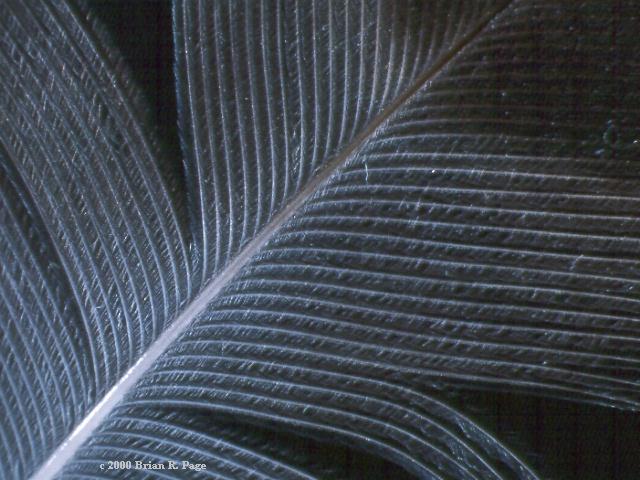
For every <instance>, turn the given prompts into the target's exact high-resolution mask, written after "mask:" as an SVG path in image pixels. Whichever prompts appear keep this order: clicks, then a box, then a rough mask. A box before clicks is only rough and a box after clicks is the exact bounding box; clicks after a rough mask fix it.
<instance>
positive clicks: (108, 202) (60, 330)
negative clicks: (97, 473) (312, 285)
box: [0, 1, 190, 478]
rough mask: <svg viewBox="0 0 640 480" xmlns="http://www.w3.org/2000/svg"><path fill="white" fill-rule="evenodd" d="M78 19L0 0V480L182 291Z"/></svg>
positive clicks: (36, 457) (145, 183) (115, 89)
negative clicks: (0, 184)
mask: <svg viewBox="0 0 640 480" xmlns="http://www.w3.org/2000/svg"><path fill="white" fill-rule="evenodd" d="M92 23H93V21H92V20H91V19H90V18H88V17H87V16H86V15H85V13H84V11H83V10H81V9H78V8H76V7H73V6H68V5H66V4H65V3H63V2H57V1H55V2H53V1H52V2H49V1H42V2H40V1H38V2H36V1H28V2H22V1H4V2H2V3H1V4H0V72H2V73H1V74H0V152H1V153H2V158H1V161H2V170H3V173H2V174H1V175H2V178H3V180H2V181H3V184H4V183H6V182H5V175H6V172H10V171H11V172H13V173H12V176H13V177H14V178H15V179H16V180H15V182H13V184H12V185H11V186H5V185H3V189H2V195H4V196H5V197H6V196H7V195H13V196H14V197H15V198H16V199H18V200H15V199H13V200H12V199H11V198H10V197H6V198H3V202H2V203H3V207H2V208H3V213H2V215H3V224H2V229H3V235H4V236H3V240H2V241H3V242H4V243H3V245H2V257H3V258H2V260H3V261H2V269H3V270H2V271H3V275H4V277H3V280H2V288H3V292H5V299H3V301H2V304H3V305H2V309H3V311H2V314H1V315H0V322H1V328H2V330H1V331H2V335H3V347H2V348H3V351H2V360H3V361H4V362H5V364H4V365H3V368H2V374H1V377H0V388H1V389H2V397H3V401H4V402H5V405H3V408H2V410H3V412H4V413H3V415H2V420H0V425H1V428H2V431H0V436H1V437H2V442H3V443H4V444H5V446H6V447H7V448H8V451H5V452H4V453H2V454H1V455H2V460H3V461H2V466H3V468H2V474H3V475H4V476H6V478H25V477H26V476H27V475H28V474H29V473H31V472H32V471H33V470H34V469H35V467H37V466H38V465H39V464H40V463H41V462H42V461H43V460H45V459H46V458H47V456H48V455H49V454H50V453H51V451H52V449H53V448H54V447H56V446H57V444H58V443H59V442H60V441H61V440H62V439H64V438H65V437H66V436H67V435H68V434H69V433H70V432H71V430H72V429H73V427H74V426H75V425H76V424H77V423H79V421H80V420H82V419H83V417H84V416H85V415H86V414H87V413H88V411H89V410H90V409H91V407H92V406H93V405H94V404H95V403H96V402H97V401H98V400H100V399H101V398H102V397H103V396H104V395H105V393H106V392H107V390H108V389H109V388H110V387H112V386H113V385H114V384H115V382H117V381H118V380H119V379H120V377H121V376H122V375H123V374H124V373H125V372H126V371H127V369H128V368H129V367H131V366H132V365H133V363H134V362H135V361H136V360H137V359H138V358H139V357H140V356H141V354H142V353H143V352H144V351H145V349H146V348H147V346H148V345H149V344H150V343H151V342H152V341H153V340H154V339H155V338H156V337H157V336H158V335H159V333H160V332H161V331H162V330H163V329H164V328H165V327H166V325H167V324H168V323H169V320H170V319H171V318H172V317H173V315H174V313H175V312H176V310H177V309H178V307H179V305H180V304H181V303H183V302H184V301H185V300H186V299H187V298H188V296H189V289H190V287H189V284H188V270H187V267H188V265H189V260H188V257H187V247H186V244H185V241H184V238H183V236H182V235H183V234H182V233H181V231H180V229H181V225H180V224H179V223H178V220H177V214H176V210H177V208H178V207H176V205H180V202H179V201H177V200H176V199H175V198H172V196H171V194H170V192H169V187H168V186H167V185H169V184H170V182H171V181H167V180H166V179H164V178H163V175H162V173H161V171H160V169H159V167H158V163H159V156H158V154H157V151H156V147H155V146H154V145H153V142H151V141H150V140H149V139H148V138H147V137H146V133H143V126H144V122H142V121H141V119H140V118H138V115H139V107H140V104H139V101H138V99H137V98H134V94H133V89H132V87H131V86H130V85H129V84H128V80H127V79H128V75H127V74H126V72H124V71H123V68H122V66H121V65H119V64H117V63H111V62H112V61H114V62H115V61H116V60H115V59H116V55H115V54H114V53H113V52H112V51H111V49H110V47H108V48H109V50H108V53H105V52H103V51H102V49H103V48H105V46H104V44H103V42H102V41H99V40H98V36H101V35H102V34H101V33H96V31H94V30H93V28H92ZM6 178H8V177H6ZM6 181H8V180H6ZM11 189H13V192H14V193H11V191H10V190H11ZM20 202H24V203H25V204H28V205H31V207H30V210H27V211H23V210H21V208H22V207H20V206H19V203H20ZM25 208H26V207H25ZM22 216H24V217H25V218H24V219H23V218H22ZM5 221H6V223H5ZM18 332H20V333H18Z"/></svg>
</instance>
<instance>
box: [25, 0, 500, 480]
mask: <svg viewBox="0 0 640 480" xmlns="http://www.w3.org/2000/svg"><path fill="white" fill-rule="evenodd" d="M511 3H512V2H508V3H506V4H504V5H502V6H499V7H496V8H495V9H493V10H492V11H491V12H489V13H488V14H487V15H485V16H484V17H482V19H481V20H480V21H479V22H478V24H477V25H476V27H475V28H474V29H472V30H471V31H470V32H469V33H468V34H467V35H465V36H464V37H462V38H461V39H460V41H458V42H457V43H456V44H455V45H454V46H453V47H451V49H450V50H449V51H448V52H447V53H446V54H445V55H443V56H442V57H441V58H440V59H439V60H438V61H437V62H435V63H434V65H433V66H432V67H431V68H429V69H428V70H427V71H426V72H425V73H424V74H423V75H421V76H420V77H419V78H418V79H417V80H416V81H415V82H414V83H413V84H412V85H411V87H409V88H408V89H407V90H406V91H405V92H404V93H403V94H402V95H400V96H399V97H398V98H396V99H395V100H394V101H393V102H392V103H391V104H390V105H388V106H387V107H386V108H385V109H384V110H383V111H382V112H381V113H380V115H378V116H377V117H376V118H375V119H374V120H373V121H372V122H371V123H370V125H369V127H368V128H366V129H365V130H364V131H363V132H362V133H360V134H359V135H358V136H357V137H355V138H354V140H353V141H351V143H350V144H349V145H348V146H347V147H346V148H345V149H344V151H343V152H342V153H341V154H340V155H338V156H336V157H335V158H334V159H333V160H331V161H330V162H328V163H327V164H326V166H325V167H324V168H322V169H321V170H320V171H319V172H318V173H317V174H316V175H315V177H313V178H312V179H311V180H310V181H309V183H307V185H306V186H305V187H304V188H303V189H302V190H301V191H300V192H299V193H298V194H297V195H296V196H295V197H294V198H293V199H292V200H291V201H290V202H289V204H288V205H287V206H286V207H285V208H284V209H283V210H282V211H281V212H280V213H278V214H277V215H275V216H274V217H273V219H272V220H271V221H270V222H269V223H268V224H267V225H266V226H265V227H264V228H263V229H262V231H261V232H260V233H259V234H258V235H257V236H256V237H255V238H254V239H253V240H251V241H250V242H249V243H248V244H247V245H246V246H245V247H244V248H243V249H242V250H241V251H240V253H239V254H238V255H237V256H236V258H235V259H234V260H233V261H231V262H230V263H229V264H228V265H227V266H226V267H225V268H224V269H223V270H222V271H221V272H220V274H219V275H217V276H216V277H215V278H214V279H213V280H212V281H211V282H210V283H209V284H208V285H207V287H205V288H204V289H203V290H202V291H201V292H200V294H199V295H198V296H197V297H196V298H195V299H194V300H193V301H192V302H191V303H190V304H189V305H187V307H186V308H185V310H184V311H183V312H182V313H181V314H180V315H179V316H178V317H177V318H176V319H175V321H174V322H173V324H172V325H171V326H170V327H169V328H168V329H167V330H165V331H164V332H163V333H162V334H161V335H160V336H159V337H158V338H157V339H156V340H155V341H154V342H153V343H152V344H151V346H150V347H149V348H148V349H147V351H146V352H145V353H144V355H142V357H140V359H138V361H137V362H136V363H135V364H134V365H133V366H132V367H131V368H130V369H129V370H128V371H127V373H126V374H125V375H124V376H123V377H122V378H121V379H120V380H119V381H118V383H116V384H115V385H114V386H113V387H112V388H111V390H109V392H108V393H107V394H106V395H105V396H104V397H103V398H102V400H101V401H100V402H99V403H98V404H97V405H96V406H95V407H93V409H92V410H91V411H90V412H89V414H88V415H87V416H86V417H85V418H84V419H83V421H82V422H81V423H80V424H79V425H78V426H77V427H76V428H75V429H74V431H73V432H72V433H71V434H70V435H69V436H68V437H67V439H66V440H65V441H64V442H63V443H62V444H61V445H60V446H59V447H58V448H57V449H56V450H55V451H54V452H53V453H52V454H51V456H50V457H49V458H48V460H47V461H46V462H45V463H43V464H42V465H41V467H40V469H39V470H38V471H36V473H35V474H34V475H33V476H32V477H31V479H32V480H49V479H52V478H54V477H55V476H56V475H57V474H58V473H59V472H60V471H61V470H62V468H63V467H64V466H65V464H66V463H67V462H68V461H69V460H70V459H71V458H72V457H73V456H74V455H75V453H76V452H77V451H78V449H79V448H80V447H81V446H82V444H83V443H84V442H85V441H86V440H87V439H88V438H89V437H90V436H91V435H92V433H93V432H94V431H95V430H96V429H97V428H98V426H99V425H100V424H101V423H102V421H103V420H104V419H105V418H106V417H107V416H108V415H109V414H110V413H111V411H113V409H114V408H115V407H116V406H117V405H118V404H119V403H120V402H121V400H122V399H123V398H124V397H125V395H126V394H127V393H128V392H129V391H130V390H132V388H133V387H134V386H135V384H136V383H137V382H138V380H139V379H140V378H141V377H142V376H143V375H144V374H145V373H146V372H147V371H148V370H149V369H150V368H151V367H152V366H153V364H154V362H155V361H156V360H157V359H158V358H159V357H160V356H161V355H162V354H163V353H164V352H166V351H167V350H168V348H169V347H170V346H171V345H172V344H173V343H174V341H175V340H176V339H177V338H178V337H179V336H180V335H181V334H182V333H183V332H184V331H185V330H186V329H187V328H188V327H189V326H190V325H191V324H192V323H193V321H194V320H195V319H196V318H197V317H198V315H199V314H200V313H202V312H203V311H205V309H206V307H207V305H209V303H210V302H211V301H212V300H213V299H214V298H215V297H216V296H217V295H218V293H220V291H221V290H222V289H223V288H224V287H226V286H227V284H229V282H230V281H231V280H232V279H233V278H234V277H235V276H236V274H238V273H239V272H240V270H241V269H242V268H243V267H244V266H245V265H247V264H248V263H249V261H250V260H251V258H253V256H254V255H255V254H256V253H258V252H259V251H260V250H261V249H262V247H263V246H264V245H265V244H266V243H267V242H268V241H269V240H270V239H271V237H272V236H273V235H274V233H275V232H277V231H278V230H279V228H280V227H281V226H282V225H284V224H285V223H286V222H287V221H288V220H289V219H291V218H292V217H293V216H294V215H295V214H296V212H297V211H298V210H299V209H300V207H301V206H302V205H303V204H304V203H305V202H306V201H307V200H308V199H309V198H311V197H312V196H313V195H314V194H315V193H316V192H317V191H319V189H320V188H321V187H322V185H324V184H325V183H327V181H328V180H329V179H330V178H331V177H332V176H333V175H334V174H335V173H336V172H338V171H339V170H340V168H341V167H343V166H344V165H345V164H346V163H347V161H348V160H349V159H350V158H351V156H352V154H353V153H354V152H356V151H357V150H358V149H359V147H361V146H362V145H363V144H365V142H366V141H367V140H369V139H370V138H372V137H374V136H375V133H376V132H377V131H378V130H379V129H380V128H381V127H383V126H384V124H385V123H387V121H388V120H389V119H390V118H391V116H392V115H393V114H394V113H395V112H396V111H398V110H399V109H400V108H401V107H402V106H403V105H404V104H405V103H406V102H407V101H408V100H409V99H410V98H411V97H413V96H414V95H415V94H416V93H417V92H418V91H419V90H420V89H421V88H422V87H423V86H424V85H425V84H427V83H428V82H429V81H431V80H432V79H433V78H434V77H435V76H437V75H438V74H439V73H440V72H441V71H442V70H443V69H444V68H445V67H446V66H447V65H448V64H449V63H450V62H451V61H452V60H453V59H454V58H455V57H457V56H458V55H459V54H460V52H461V51H462V50H463V49H464V48H465V47H466V46H467V45H469V44H470V43H471V42H473V41H474V40H475V39H476V38H477V37H478V36H479V35H480V33H481V32H482V31H483V30H484V29H485V28H486V27H487V25H488V24H489V23H490V22H491V21H492V20H494V19H495V18H496V17H497V16H498V15H499V14H500V13H501V12H503V11H505V10H506V9H507V7H508V6H509V5H510V4H511Z"/></svg>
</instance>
